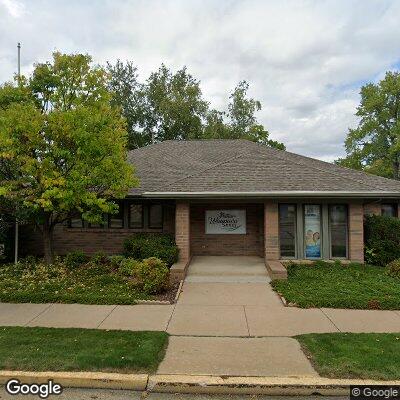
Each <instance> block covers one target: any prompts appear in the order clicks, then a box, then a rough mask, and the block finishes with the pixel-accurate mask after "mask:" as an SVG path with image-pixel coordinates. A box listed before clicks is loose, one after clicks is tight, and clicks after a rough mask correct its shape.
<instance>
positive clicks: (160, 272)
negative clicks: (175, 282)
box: [135, 257, 169, 294]
mask: <svg viewBox="0 0 400 400" xmlns="http://www.w3.org/2000/svg"><path fill="white" fill-rule="evenodd" d="M168 278H169V269H168V267H167V265H166V263H165V262H164V261H162V260H160V259H159V258H156V257H150V258H146V259H145V260H143V261H142V262H141V263H139V264H137V268H136V270H135V279H136V280H137V283H138V285H139V287H140V288H141V289H142V290H143V291H144V292H145V293H146V294H156V293H159V292H161V291H163V290H164V289H166V288H167V286H168V281H169V279H168Z"/></svg>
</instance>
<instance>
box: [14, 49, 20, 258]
mask: <svg viewBox="0 0 400 400" xmlns="http://www.w3.org/2000/svg"><path fill="white" fill-rule="evenodd" d="M17 49H18V84H19V82H20V78H21V43H19V42H18V44H17ZM18 242H19V224H18V217H17V216H15V237H14V263H15V264H17V262H18V246H19V243H18Z"/></svg>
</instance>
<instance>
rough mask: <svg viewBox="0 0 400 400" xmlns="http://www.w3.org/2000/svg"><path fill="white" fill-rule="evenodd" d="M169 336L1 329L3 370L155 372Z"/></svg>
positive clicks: (144, 333) (158, 334)
mask: <svg viewBox="0 0 400 400" xmlns="http://www.w3.org/2000/svg"><path fill="white" fill-rule="evenodd" d="M167 343H168V334H167V333H165V332H129V331H104V330H95V329H59V328H22V327H0V369H2V370H26V371H108V372H121V373H130V372H154V371H155V370H156V369H157V366H158V364H159V363H160V362H161V360H162V359H163V357H164V354H165V349H166V346H167Z"/></svg>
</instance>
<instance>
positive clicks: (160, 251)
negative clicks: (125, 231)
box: [124, 233, 179, 267]
mask: <svg viewBox="0 0 400 400" xmlns="http://www.w3.org/2000/svg"><path fill="white" fill-rule="evenodd" d="M124 250H125V255H126V256H127V257H132V258H134V259H136V260H144V259H146V258H150V257H157V258H159V259H160V260H162V261H164V262H165V263H166V264H167V266H168V267H170V266H171V265H172V264H174V263H176V262H177V261H178V256H179V249H178V247H177V245H176V244H175V239H174V237H173V236H172V235H168V234H158V233H138V234H135V235H133V236H132V237H130V238H127V239H125V241H124Z"/></svg>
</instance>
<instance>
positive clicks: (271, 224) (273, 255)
mask: <svg viewBox="0 0 400 400" xmlns="http://www.w3.org/2000/svg"><path fill="white" fill-rule="evenodd" d="M264 237H265V259H266V260H279V258H280V250H279V213H278V203H275V202H266V203H265V204H264Z"/></svg>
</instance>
